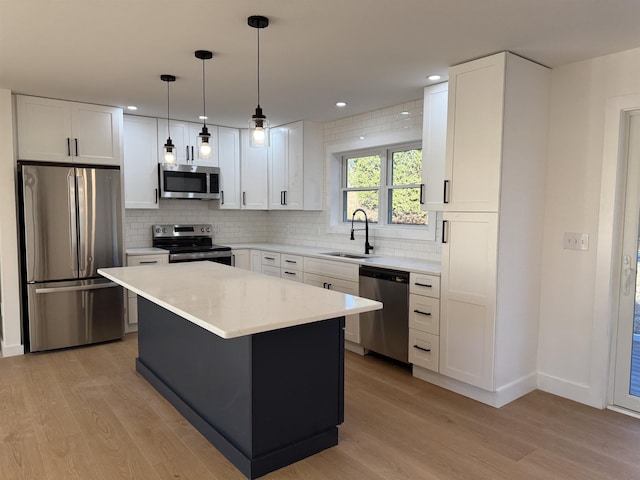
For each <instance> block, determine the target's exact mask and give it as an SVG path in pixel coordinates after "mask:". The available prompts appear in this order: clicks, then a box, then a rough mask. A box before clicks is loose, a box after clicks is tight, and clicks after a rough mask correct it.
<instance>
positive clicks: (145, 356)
mask: <svg viewBox="0 0 640 480" xmlns="http://www.w3.org/2000/svg"><path fill="white" fill-rule="evenodd" d="M98 272H99V273H100V274H101V275H103V276H105V277H107V278H109V279H110V280H112V281H114V282H116V283H118V284H120V285H122V286H123V287H125V288H127V289H130V290H131V291H133V292H135V293H136V294H137V295H138V358H137V360H136V370H137V371H138V372H139V373H140V374H141V375H142V376H143V377H144V378H145V379H146V380H147V381H148V382H149V383H151V385H153V387H154V388H155V389H156V390H158V392H160V393H161V394H162V395H163V396H164V397H165V398H166V399H167V400H168V401H169V402H170V403H171V404H172V405H173V406H174V407H175V408H176V409H177V410H178V411H179V412H180V413H181V414H182V415H183V416H184V417H185V418H186V419H187V420H188V421H189V422H190V423H191V424H192V425H193V426H194V427H195V428H196V429H198V431H200V433H202V435H203V436H204V437H205V438H207V439H208V440H209V441H210V442H211V443H212V444H213V445H214V446H215V447H216V448H217V449H218V450H219V451H220V452H221V453H222V454H223V455H225V456H226V457H227V458H228V459H229V460H230V461H231V462H232V463H233V464H234V465H235V466H236V467H237V468H238V469H239V470H240V471H241V472H242V473H243V474H244V475H246V476H247V477H248V478H257V477H260V476H262V475H265V474H267V473H269V472H271V471H273V470H276V469H278V468H281V467H283V466H285V465H289V464H291V463H293V462H296V461H298V460H300V459H302V458H305V457H307V456H310V455H313V454H315V453H317V452H319V451H321V450H324V449H325V448H329V447H331V446H333V445H336V444H337V443H338V428H337V426H338V425H339V424H340V423H342V421H343V418H344V334H343V328H344V316H345V315H350V314H355V313H360V312H365V311H370V310H376V309H380V308H382V304H381V303H379V302H375V301H372V300H367V299H363V298H359V297H355V296H352V295H346V294H342V293H338V292H335V291H330V290H325V289H321V288H316V287H312V286H309V285H304V284H300V283H296V282H291V281H288V280H283V279H277V278H272V277H267V276H265V275H261V274H257V273H253V272H248V271H246V270H241V269H236V268H233V267H228V266H226V265H221V264H217V263H213V262H193V263H178V264H168V265H162V266H152V267H122V268H105V269H100V270H98Z"/></svg>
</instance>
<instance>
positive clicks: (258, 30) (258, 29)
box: [256, 28, 260, 107]
mask: <svg viewBox="0 0 640 480" xmlns="http://www.w3.org/2000/svg"><path fill="white" fill-rule="evenodd" d="M256 30H257V32H258V107H259V106H260V28H256Z"/></svg>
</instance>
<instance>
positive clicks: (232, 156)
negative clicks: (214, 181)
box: [196, 127, 240, 210]
mask: <svg viewBox="0 0 640 480" xmlns="http://www.w3.org/2000/svg"><path fill="white" fill-rule="evenodd" d="M217 144H218V148H217V150H218V155H217V157H218V162H219V165H220V208H223V209H236V210H237V209H239V208H240V130H238V129H237V128H228V127H218V141H217ZM214 148H215V147H214ZM196 163H197V162H196Z"/></svg>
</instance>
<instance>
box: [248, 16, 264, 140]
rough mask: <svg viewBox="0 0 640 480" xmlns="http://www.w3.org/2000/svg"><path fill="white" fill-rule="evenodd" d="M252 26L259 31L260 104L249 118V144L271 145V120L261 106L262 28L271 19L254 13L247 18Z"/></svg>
mask: <svg viewBox="0 0 640 480" xmlns="http://www.w3.org/2000/svg"><path fill="white" fill-rule="evenodd" d="M247 23H248V24H249V26H250V27H253V28H255V29H256V30H257V32H258V106H257V107H256V113H255V114H253V116H252V117H251V119H250V120H249V145H250V146H252V147H268V146H269V120H267V117H265V116H264V114H263V113H262V108H261V107H260V29H262V28H266V27H268V26H269V19H268V18H267V17H262V16H260V15H253V16H251V17H249V18H248V19H247Z"/></svg>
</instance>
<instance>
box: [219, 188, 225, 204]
mask: <svg viewBox="0 0 640 480" xmlns="http://www.w3.org/2000/svg"><path fill="white" fill-rule="evenodd" d="M220 205H224V190H220Z"/></svg>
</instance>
